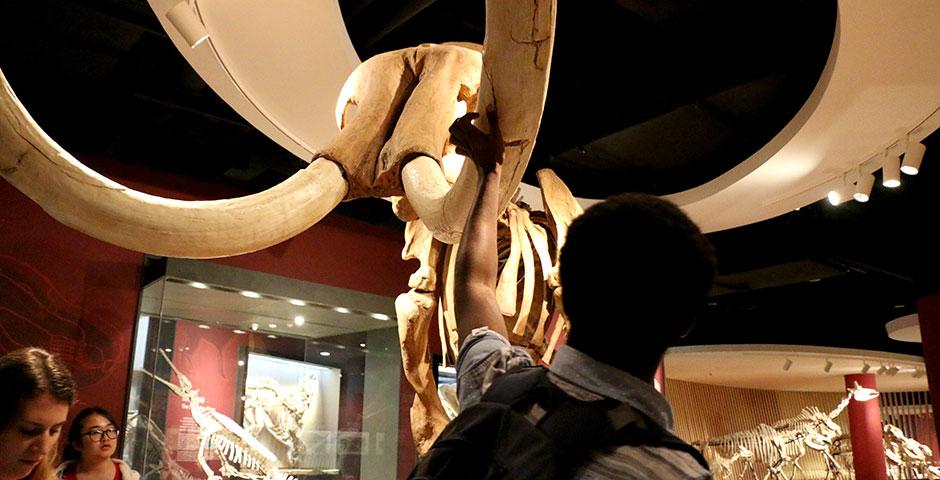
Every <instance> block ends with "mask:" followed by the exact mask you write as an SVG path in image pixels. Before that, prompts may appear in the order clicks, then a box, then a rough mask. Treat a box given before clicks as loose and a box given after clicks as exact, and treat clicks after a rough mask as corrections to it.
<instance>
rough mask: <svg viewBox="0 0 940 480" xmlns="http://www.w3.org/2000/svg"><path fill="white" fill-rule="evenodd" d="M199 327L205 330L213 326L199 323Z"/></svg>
mask: <svg viewBox="0 0 940 480" xmlns="http://www.w3.org/2000/svg"><path fill="white" fill-rule="evenodd" d="M199 328H201V329H203V330H208V329H210V328H212V327H210V326H208V325H199Z"/></svg>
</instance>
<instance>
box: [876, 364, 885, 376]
mask: <svg viewBox="0 0 940 480" xmlns="http://www.w3.org/2000/svg"><path fill="white" fill-rule="evenodd" d="M875 373H877V374H878V375H884V374H886V373H888V367H886V366H884V364H882V365H881V368H879V369H878V371H877V372H875Z"/></svg>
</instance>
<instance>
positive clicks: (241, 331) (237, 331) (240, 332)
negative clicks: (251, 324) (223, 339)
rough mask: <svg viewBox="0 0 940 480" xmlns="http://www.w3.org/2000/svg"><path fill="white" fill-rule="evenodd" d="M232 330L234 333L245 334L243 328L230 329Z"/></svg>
mask: <svg viewBox="0 0 940 480" xmlns="http://www.w3.org/2000/svg"><path fill="white" fill-rule="evenodd" d="M232 331H233V332H235V333H237V334H239V335H244V334H245V331H244V330H232Z"/></svg>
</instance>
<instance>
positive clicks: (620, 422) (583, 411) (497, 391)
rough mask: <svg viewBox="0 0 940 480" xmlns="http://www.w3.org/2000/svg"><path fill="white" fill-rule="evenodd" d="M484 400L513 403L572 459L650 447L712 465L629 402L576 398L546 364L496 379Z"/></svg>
mask: <svg viewBox="0 0 940 480" xmlns="http://www.w3.org/2000/svg"><path fill="white" fill-rule="evenodd" d="M484 401H485V402H496V403H501V404H504V405H509V406H510V407H512V408H513V409H514V410H516V411H517V412H518V413H520V414H522V415H525V416H526V417H527V418H528V419H529V421H530V422H532V423H533V424H535V425H536V426H537V427H538V428H539V429H540V430H542V431H543V432H545V434H546V435H547V436H548V437H549V438H551V439H552V441H553V443H554V444H555V449H556V450H557V451H558V452H564V453H565V454H566V456H567V457H569V458H572V457H571V455H577V454H578V453H579V452H581V453H584V452H587V451H588V450H590V449H592V448H595V447H598V446H601V445H647V446H653V447H665V448H670V449H673V450H679V451H682V452H685V453H687V454H689V455H691V456H692V457H693V458H694V459H695V460H696V461H697V462H698V463H699V464H700V465H701V466H702V467H703V468H705V469H706V470H708V468H709V467H708V462H707V461H706V460H705V457H703V456H702V454H701V452H699V451H698V450H697V449H696V448H695V447H693V446H691V445H689V444H688V443H686V442H685V441H683V440H682V439H680V438H679V437H677V436H676V435H675V434H673V433H672V432H670V431H668V430H666V429H665V428H663V427H661V426H659V424H657V423H656V422H654V421H653V420H652V419H650V418H649V417H647V416H646V415H644V414H643V413H642V412H640V411H638V410H637V409H635V408H633V407H632V406H630V405H629V404H627V403H620V402H617V401H615V400H609V399H608V400H599V401H582V400H577V399H575V398H573V397H571V396H570V395H568V394H567V393H565V392H564V391H563V390H561V389H560V388H559V387H558V386H556V385H555V384H553V383H552V382H551V380H549V379H548V369H546V368H544V367H537V366H535V367H525V368H521V369H519V370H515V371H513V372H509V373H505V374H503V375H500V376H498V377H496V379H495V380H493V384H492V385H491V386H490V388H489V389H488V390H487V391H486V393H485V394H484V395H483V397H482V399H481V402H484Z"/></svg>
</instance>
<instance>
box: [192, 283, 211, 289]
mask: <svg viewBox="0 0 940 480" xmlns="http://www.w3.org/2000/svg"><path fill="white" fill-rule="evenodd" d="M189 286H190V287H193V288H202V289H205V288H209V286H208V285H206V284H205V283H202V282H189Z"/></svg>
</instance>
